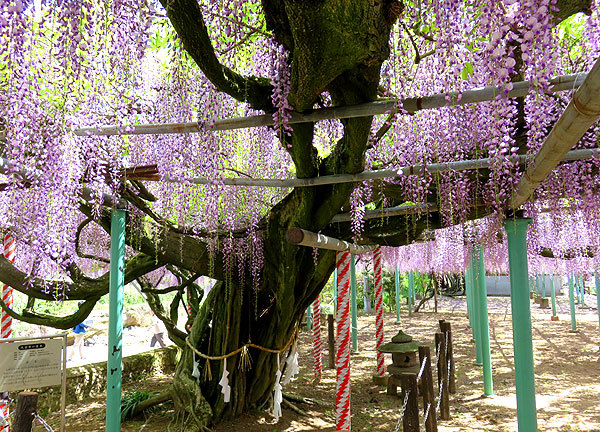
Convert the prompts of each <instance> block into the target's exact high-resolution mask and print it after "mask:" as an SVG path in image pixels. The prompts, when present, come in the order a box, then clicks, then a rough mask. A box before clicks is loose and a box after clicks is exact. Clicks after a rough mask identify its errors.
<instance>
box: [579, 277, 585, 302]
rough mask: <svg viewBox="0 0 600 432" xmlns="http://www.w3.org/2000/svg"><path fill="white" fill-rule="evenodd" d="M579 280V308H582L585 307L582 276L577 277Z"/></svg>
mask: <svg viewBox="0 0 600 432" xmlns="http://www.w3.org/2000/svg"><path fill="white" fill-rule="evenodd" d="M578 279H579V294H580V295H581V301H580V303H581V307H582V308H584V307H585V289H584V286H583V276H582V275H579V277H578Z"/></svg>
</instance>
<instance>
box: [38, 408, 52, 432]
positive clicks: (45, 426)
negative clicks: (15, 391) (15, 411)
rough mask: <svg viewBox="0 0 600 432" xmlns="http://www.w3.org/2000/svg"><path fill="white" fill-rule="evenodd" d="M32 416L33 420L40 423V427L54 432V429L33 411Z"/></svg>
mask: <svg viewBox="0 0 600 432" xmlns="http://www.w3.org/2000/svg"><path fill="white" fill-rule="evenodd" d="M33 418H34V420H36V421H37V422H38V423H39V424H40V425H42V427H43V428H44V429H46V430H47V431H48V432H54V429H52V427H51V426H50V425H49V424H48V423H46V421H45V420H44V419H43V418H41V417H40V416H39V415H38V414H37V413H33Z"/></svg>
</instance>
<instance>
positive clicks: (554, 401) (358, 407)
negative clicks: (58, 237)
mask: <svg viewBox="0 0 600 432" xmlns="http://www.w3.org/2000/svg"><path fill="white" fill-rule="evenodd" d="M587 297H588V298H587V301H586V304H593V305H595V302H596V298H595V296H587ZM430 303H431V302H430ZM432 307H433V305H432V304H428V305H427V307H426V309H425V310H424V311H422V312H419V313H415V314H412V316H408V314H407V312H406V309H404V310H403V311H402V313H401V320H400V321H401V322H400V324H396V315H395V312H390V313H386V316H385V332H386V340H387V339H389V338H390V337H391V336H393V335H394V334H395V333H396V332H397V331H398V330H399V329H400V328H402V329H403V330H405V331H406V332H407V333H409V334H411V335H413V336H414V338H415V339H416V340H418V341H419V342H424V343H429V344H430V346H431V347H432V351H433V352H435V350H433V339H434V333H435V332H436V331H439V330H438V320H439V319H445V320H447V321H449V322H450V323H451V324H452V329H453V338H454V358H455V363H456V374H457V393H456V394H454V395H451V397H450V401H451V402H450V404H451V405H450V412H451V417H452V418H451V419H450V420H449V421H439V422H438V426H439V430H440V431H442V432H446V431H448V432H449V431H499V432H504V431H516V430H517V423H516V399H515V380H514V366H513V348H512V322H511V314H510V299H508V298H490V299H489V319H490V343H491V351H492V365H493V378H494V394H495V395H494V396H493V397H490V398H483V397H482V392H483V382H482V380H483V378H482V370H481V367H480V366H476V365H475V364H474V359H475V349H474V344H473V343H472V341H471V330H470V329H469V328H468V327H467V325H468V319H467V317H466V313H465V312H466V305H465V300H464V299H448V298H446V299H441V300H440V304H439V312H438V313H434V312H433V311H432V310H431V309H430V308H432ZM558 310H559V317H560V320H559V321H551V320H550V315H551V313H550V311H549V310H542V309H539V307H538V305H536V304H534V303H533V302H532V314H533V344H534V357H535V375H536V393H537V399H536V402H537V417H538V430H539V431H559V432H567V431H590V432H591V431H596V432H598V431H600V398H599V395H600V356H599V351H598V347H599V346H600V333H599V330H598V314H597V310H596V309H595V308H587V309H582V308H580V307H579V306H577V320H578V324H577V325H578V328H579V329H580V331H579V333H570V332H569V330H570V318H569V305H568V298H567V297H566V296H561V297H559V299H558ZM358 328H359V351H360V352H359V353H357V354H353V355H352V357H351V362H352V366H351V367H352V372H351V381H352V396H351V400H352V402H351V403H352V428H353V430H354V431H361V432H362V431H365V432H366V431H386V432H392V431H393V430H394V429H395V427H396V424H397V421H398V416H399V413H400V410H401V406H402V401H401V400H400V398H399V397H396V396H389V395H387V394H386V392H385V388H382V387H378V386H376V385H374V384H373V383H372V374H373V372H374V371H375V354H374V345H375V336H374V335H375V318H374V316H372V315H371V316H360V317H359V320H358ZM326 334H327V332H326V328H325V327H323V337H326ZM311 341H312V337H311V334H310V333H309V332H306V331H304V332H303V333H302V334H301V338H300V343H299V347H300V350H299V351H300V374H299V377H298V378H297V379H296V380H295V381H293V382H292V383H290V384H289V385H287V386H285V387H284V389H283V390H284V393H290V394H294V395H300V396H304V397H310V398H313V399H315V400H318V401H321V402H323V405H309V404H304V403H295V406H297V407H298V408H300V409H301V410H303V411H305V412H306V413H307V414H308V415H307V416H305V415H300V414H297V413H295V412H294V411H292V410H290V409H289V408H287V407H286V406H284V407H283V417H282V418H281V419H280V421H279V423H275V421H274V419H273V417H272V415H271V414H270V413H269V412H267V411H255V412H251V413H248V414H246V415H244V416H242V417H240V418H238V419H235V420H233V421H225V422H223V423H221V424H219V425H217V426H216V427H215V428H214V431H215V432H226V431H227V432H242V431H243V432H248V431H252V432H254V431H256V432H284V431H285V432H291V431H314V430H319V431H335V369H328V368H327V366H328V360H327V359H328V352H327V345H326V343H325V349H324V351H323V366H324V369H323V378H322V379H321V381H320V382H319V383H314V382H313V371H312V345H311V344H312V342H311ZM386 363H389V361H386ZM434 374H435V372H434ZM169 380H170V377H158V378H154V379H151V380H148V381H147V382H144V383H135V385H131V384H128V385H125V386H124V390H125V391H127V390H152V389H159V388H160V387H161V386H164V385H165V383H168V382H169ZM434 380H435V377H434ZM436 392H437V391H436ZM421 413H422V411H421ZM172 418H173V411H172V408H169V407H165V408H163V409H161V410H159V411H157V412H154V413H152V414H150V415H148V416H147V417H145V418H141V419H139V420H134V421H128V422H125V423H124V424H123V427H122V430H123V431H126V432H129V431H131V432H133V431H148V432H159V431H160V432H164V431H167V430H173V431H174V430H176V429H175V427H173V426H172V424H171V421H172ZM48 420H49V423H50V424H51V425H52V426H53V427H54V428H55V430H58V427H57V425H58V417H57V416H56V415H52V416H50V417H49V419H48ZM34 430H36V431H42V430H43V429H41V427H39V426H36V428H35V429H34ZM67 430H68V431H69V432H83V431H85V432H95V431H98V432H100V431H103V430H104V403H103V400H102V399H101V398H98V399H93V400H86V401H82V402H80V403H77V404H73V405H69V406H68V407H67ZM400 430H401V429H400Z"/></svg>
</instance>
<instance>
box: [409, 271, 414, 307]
mask: <svg viewBox="0 0 600 432" xmlns="http://www.w3.org/2000/svg"><path fill="white" fill-rule="evenodd" d="M414 292H415V273H414V272H413V271H412V270H411V271H410V272H408V314H409V315H411V314H412V305H413V303H412V302H413V294H414Z"/></svg>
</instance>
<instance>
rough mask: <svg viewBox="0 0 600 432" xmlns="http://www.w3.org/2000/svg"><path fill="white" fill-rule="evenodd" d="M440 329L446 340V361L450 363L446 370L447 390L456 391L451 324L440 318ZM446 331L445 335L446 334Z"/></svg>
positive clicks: (453, 392)
mask: <svg viewBox="0 0 600 432" xmlns="http://www.w3.org/2000/svg"><path fill="white" fill-rule="evenodd" d="M440 330H441V331H442V333H444V336H445V339H446V340H447V341H448V350H447V353H448V358H447V359H446V362H447V363H450V370H449V371H448V374H449V380H450V383H449V385H448V391H449V392H450V393H452V394H455V393H456V368H455V367H454V353H453V348H452V326H451V325H450V323H449V322H447V321H445V320H440ZM446 333H447V336H446Z"/></svg>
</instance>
